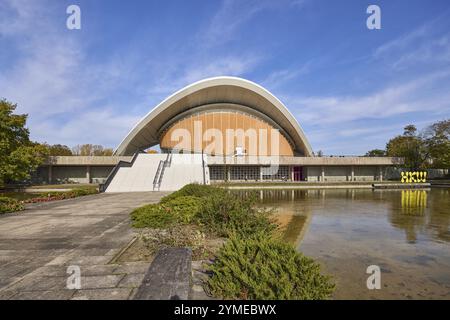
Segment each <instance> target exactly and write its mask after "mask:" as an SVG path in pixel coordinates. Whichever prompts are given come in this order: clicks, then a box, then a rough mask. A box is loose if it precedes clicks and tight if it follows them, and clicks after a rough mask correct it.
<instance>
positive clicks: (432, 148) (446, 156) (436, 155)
mask: <svg viewBox="0 0 450 320" xmlns="http://www.w3.org/2000/svg"><path fill="white" fill-rule="evenodd" d="M423 139H424V142H425V145H426V147H427V149H428V153H429V155H430V158H431V165H432V166H433V167H435V168H442V169H446V168H450V119H447V120H443V121H438V122H436V123H433V124H432V125H430V126H429V127H427V128H426V129H425V132H424V134H423Z"/></svg>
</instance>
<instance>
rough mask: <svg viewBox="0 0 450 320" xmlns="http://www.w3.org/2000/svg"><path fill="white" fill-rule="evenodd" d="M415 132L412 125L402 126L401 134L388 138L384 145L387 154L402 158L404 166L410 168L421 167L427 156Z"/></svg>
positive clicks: (421, 140)
mask: <svg viewBox="0 0 450 320" xmlns="http://www.w3.org/2000/svg"><path fill="white" fill-rule="evenodd" d="M416 132H417V129H416V127H415V126H414V125H408V126H406V127H405V128H404V133H403V135H400V136H397V137H395V138H393V139H391V140H389V142H388V143H387V145H386V154H387V155H388V156H390V157H402V158H404V159H405V163H404V166H405V167H407V168H409V169H412V170H417V169H420V168H423V167H424V166H425V165H426V160H427V158H428V152H427V149H426V145H425V143H424V141H423V139H422V138H421V137H420V136H418V135H417V134H416Z"/></svg>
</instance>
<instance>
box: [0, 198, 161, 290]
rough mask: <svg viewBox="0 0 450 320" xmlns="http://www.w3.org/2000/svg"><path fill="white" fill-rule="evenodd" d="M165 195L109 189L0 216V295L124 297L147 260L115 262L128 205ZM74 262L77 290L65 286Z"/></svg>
mask: <svg viewBox="0 0 450 320" xmlns="http://www.w3.org/2000/svg"><path fill="white" fill-rule="evenodd" d="M165 194H167V193H163V192H140V193H117V194H114V193H110V194H105V193H102V194H97V195H92V196H85V197H81V198H77V199H71V200H63V201H56V202H49V203H44V204H33V205H30V206H29V207H27V209H26V210H25V211H22V212H19V213H11V214H5V215H2V216H0V299H129V298H131V297H133V295H134V294H135V293H136V288H137V287H138V286H139V285H140V284H141V282H142V279H143V278H144V274H145V272H146V271H147V269H148V267H149V263H148V262H126V263H116V262H115V259H114V258H115V257H116V256H117V255H118V254H119V253H120V252H121V251H122V250H123V249H124V248H126V246H127V245H128V244H129V243H130V241H131V240H132V239H133V237H134V232H133V229H132V228H131V226H130V219H129V214H130V212H131V211H132V209H133V208H136V207H139V206H141V205H144V204H148V203H155V202H158V201H159V199H160V198H161V197H162V196H164V195H165ZM68 266H79V267H80V271H81V289H80V290H77V289H67V286H66V285H67V279H68V277H69V276H70V275H69V274H68V273H67V271H68V270H67V268H68Z"/></svg>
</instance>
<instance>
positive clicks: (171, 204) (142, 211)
mask: <svg viewBox="0 0 450 320" xmlns="http://www.w3.org/2000/svg"><path fill="white" fill-rule="evenodd" d="M203 203H204V201H203V199H202V198H199V197H194V196H180V197H177V198H173V199H169V200H167V201H166V202H164V203H158V204H149V205H146V206H143V207H140V208H137V209H135V210H134V211H133V212H132V213H131V219H132V221H133V227H135V228H144V227H151V228H157V229H160V228H167V227H169V226H172V225H174V224H177V223H179V224H188V223H191V222H192V221H193V220H194V218H195V217H196V216H197V215H198V213H199V211H200V210H201V208H202V206H203Z"/></svg>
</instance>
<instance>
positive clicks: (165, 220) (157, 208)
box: [131, 204, 176, 229]
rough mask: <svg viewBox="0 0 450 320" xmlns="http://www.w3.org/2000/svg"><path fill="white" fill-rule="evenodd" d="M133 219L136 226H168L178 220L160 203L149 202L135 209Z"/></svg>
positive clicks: (132, 214)
mask: <svg viewBox="0 0 450 320" xmlns="http://www.w3.org/2000/svg"><path fill="white" fill-rule="evenodd" d="M131 220H132V221H133V227H135V228H145V227H149V228H158V229H160V228H167V227H169V226H171V225H174V224H175V222H176V219H175V216H173V215H171V214H168V212H167V211H166V210H164V207H163V206H161V205H160V204H149V205H146V206H143V207H140V208H137V209H135V210H133V212H132V213H131Z"/></svg>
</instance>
